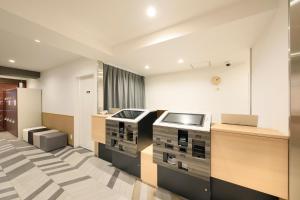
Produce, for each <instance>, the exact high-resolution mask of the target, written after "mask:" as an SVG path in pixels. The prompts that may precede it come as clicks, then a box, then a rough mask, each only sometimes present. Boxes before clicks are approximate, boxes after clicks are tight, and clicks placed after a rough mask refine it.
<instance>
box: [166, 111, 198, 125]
mask: <svg viewBox="0 0 300 200" xmlns="http://www.w3.org/2000/svg"><path fill="white" fill-rule="evenodd" d="M162 121H163V122H167V123H173V124H184V125H190V126H201V127H202V126H203V122H204V114H186V113H168V114H167V116H166V117H165V118H164V119H163V120H162Z"/></svg>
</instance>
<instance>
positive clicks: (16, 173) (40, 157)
mask: <svg viewBox="0 0 300 200" xmlns="http://www.w3.org/2000/svg"><path fill="white" fill-rule="evenodd" d="M13 199H24V200H31V199H36V200H44V199H45V200H46V199H49V200H54V199H58V200H67V199H72V200H93V199H95V200H96V199H105V200H123V199H133V200H138V199H141V200H144V199H145V200H146V199H156V200H159V199H161V200H172V199H174V200H175V199H182V198H180V197H178V196H176V195H174V194H172V193H170V192H168V191H166V190H163V189H160V188H158V189H156V188H153V187H151V186H149V185H147V184H144V183H142V182H141V181H140V180H138V179H137V178H136V177H134V176H131V175H129V174H127V173H125V172H123V171H120V170H119V169H117V168H115V167H113V166H112V165H111V163H109V162H106V161H104V160H101V159H99V158H96V157H95V156H94V155H93V153H92V152H89V151H87V150H85V149H83V148H72V147H69V146H68V147H65V148H63V149H59V150H56V151H53V152H44V151H42V150H40V149H37V148H35V147H34V146H32V145H30V144H28V143H26V142H24V141H19V140H17V139H16V138H15V137H14V136H12V135H11V134H9V133H7V132H0V200H13Z"/></svg>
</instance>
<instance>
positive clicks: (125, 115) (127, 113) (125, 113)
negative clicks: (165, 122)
mask: <svg viewBox="0 0 300 200" xmlns="http://www.w3.org/2000/svg"><path fill="white" fill-rule="evenodd" d="M142 113H143V111H139V110H122V111H120V112H118V113H117V114H115V115H113V116H112V117H113V118H122V119H136V118H137V117H138V116H140V114H142Z"/></svg>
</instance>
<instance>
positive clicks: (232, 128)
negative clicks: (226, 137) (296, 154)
mask: <svg viewBox="0 0 300 200" xmlns="http://www.w3.org/2000/svg"><path fill="white" fill-rule="evenodd" d="M211 130H212V131H219V132H226V133H237V134H245V135H253V136H261V137H269V138H279V139H289V135H287V134H284V133H282V132H279V131H277V130H273V129H265V128H257V127H251V126H241V125H231V124H213V125H212V126H211Z"/></svg>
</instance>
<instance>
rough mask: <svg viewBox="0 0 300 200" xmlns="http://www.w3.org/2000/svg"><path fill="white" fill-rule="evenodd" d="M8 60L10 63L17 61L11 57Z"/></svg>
mask: <svg viewBox="0 0 300 200" xmlns="http://www.w3.org/2000/svg"><path fill="white" fill-rule="evenodd" d="M8 62H10V63H15V62H16V61H15V60H13V59H9V60H8Z"/></svg>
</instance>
